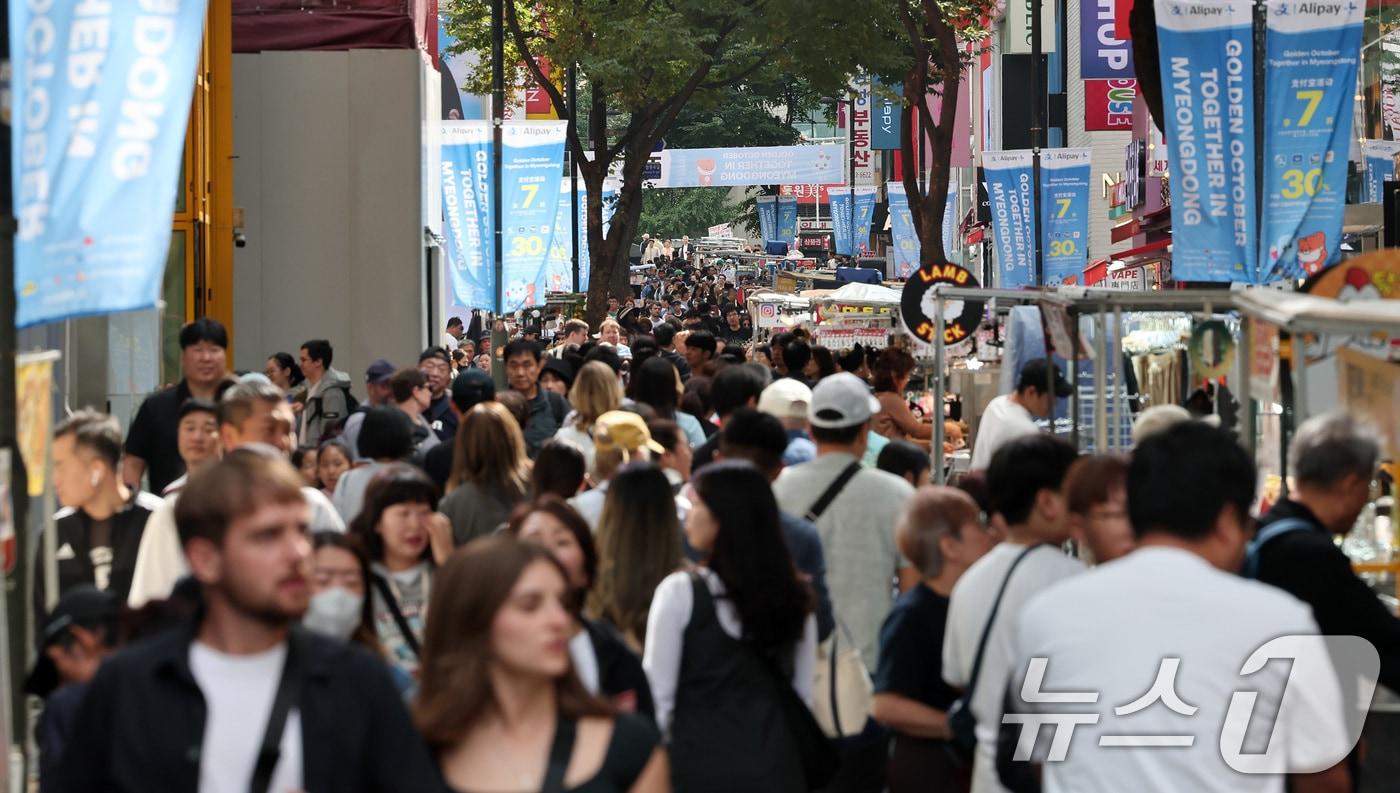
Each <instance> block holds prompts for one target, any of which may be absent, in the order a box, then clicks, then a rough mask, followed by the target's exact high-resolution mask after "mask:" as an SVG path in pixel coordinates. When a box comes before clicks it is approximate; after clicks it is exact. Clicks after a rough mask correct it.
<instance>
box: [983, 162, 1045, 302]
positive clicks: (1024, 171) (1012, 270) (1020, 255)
mask: <svg viewBox="0 0 1400 793" xmlns="http://www.w3.org/2000/svg"><path fill="white" fill-rule="evenodd" d="M982 172H983V174H984V175H985V176H986V179H987V198H988V201H989V207H990V210H991V214H992V232H993V233H992V237H993V241H992V244H993V247H994V248H995V249H996V265H997V270H996V272H997V279H996V280H995V281H993V283H994V284H996V285H998V286H1000V287H1002V288H1006V289H1018V288H1020V287H1023V286H1034V285H1035V216H1034V214H1033V213H1034V212H1035V189H1034V186H1033V185H1034V181H1033V179H1034V166H1033V161H1032V157H1031V152H1030V151H1028V150H1025V149H1019V150H1013V151H988V152H983V153H982Z"/></svg>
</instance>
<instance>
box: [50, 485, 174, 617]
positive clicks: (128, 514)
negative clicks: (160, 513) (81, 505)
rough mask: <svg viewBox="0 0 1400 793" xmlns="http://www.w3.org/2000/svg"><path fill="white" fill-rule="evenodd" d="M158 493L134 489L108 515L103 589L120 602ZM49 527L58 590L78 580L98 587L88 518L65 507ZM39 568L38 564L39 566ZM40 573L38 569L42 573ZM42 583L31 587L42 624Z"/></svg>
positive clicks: (128, 584)
mask: <svg viewBox="0 0 1400 793" xmlns="http://www.w3.org/2000/svg"><path fill="white" fill-rule="evenodd" d="M160 503H161V500H160V497H159V496H153V495H151V494H150V493H143V492H140V491H136V492H133V493H132V496H131V500H129V501H127V502H126V504H125V505H123V506H122V508H121V510H120V511H118V512H116V513H114V514H113V515H112V534H111V539H110V541H111V548H112V567H111V570H110V573H109V575H108V580H107V582H106V583H107V587H106V590H107V591H108V592H110V593H112V596H113V597H115V598H116V599H117V601H118V602H120V603H125V602H126V596H127V593H128V592H130V591H131V577H132V575H133V574H135V572H136V554H137V551H139V550H140V548H141V535H142V534H143V533H144V532H145V530H146V520H147V518H149V517H150V516H151V513H152V512H154V511H155V509H156V507H159V506H160ZM53 517H54V523H53V528H54V532H55V537H56V542H55V543H54V549H55V550H56V551H57V555H58V594H59V595H62V594H63V593H64V592H67V591H68V590H70V589H72V588H73V587H75V586H78V585H79V584H92V585H93V586H97V587H99V588H101V587H100V584H101V583H102V582H99V581H98V580H97V578H96V575H95V573H94V570H93V564H92V545H91V539H92V519H91V518H89V517H88V515H87V513H86V512H83V511H82V510H80V509H73V508H72V507H65V508H63V509H60V510H59V511H58V512H57V513H55V514H54V516H53ZM39 569H40V570H41V571H42V569H43V568H42V567H40V568H39ZM42 575H43V573H42V572H41V573H40V576H42ZM44 594H45V593H44V584H43V579H42V577H41V578H40V581H39V583H38V584H37V585H36V586H35V587H34V609H35V613H36V614H39V615H41V617H40V619H39V624H43V618H42V615H43V614H44V613H45V611H46V610H45V609H44V607H43V603H44Z"/></svg>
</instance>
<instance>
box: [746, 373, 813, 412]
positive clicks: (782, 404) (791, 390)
mask: <svg viewBox="0 0 1400 793" xmlns="http://www.w3.org/2000/svg"><path fill="white" fill-rule="evenodd" d="M811 404H812V389H810V388H808V387H807V386H805V385H803V384H802V383H799V382H798V381H796V380H793V379H792V378H791V377H784V378H783V379H782V380H778V381H777V382H775V383H773V384H772V385H770V386H768V387H767V388H765V389H763V393H762V394H761V395H759V397H758V409H759V410H760V411H761V412H763V413H767V414H768V415H770V416H776V417H777V418H780V419H805V418H807V412H808V411H809V410H810V409H811Z"/></svg>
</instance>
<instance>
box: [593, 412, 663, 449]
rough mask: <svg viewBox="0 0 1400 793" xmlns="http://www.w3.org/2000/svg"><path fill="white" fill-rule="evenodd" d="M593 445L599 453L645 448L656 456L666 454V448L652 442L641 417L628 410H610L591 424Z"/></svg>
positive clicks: (649, 432)
mask: <svg viewBox="0 0 1400 793" xmlns="http://www.w3.org/2000/svg"><path fill="white" fill-rule="evenodd" d="M593 445H594V448H595V449H596V450H597V451H600V452H606V451H612V450H613V449H621V450H622V451H624V452H629V453H630V452H635V451H636V450H638V449H640V448H642V447H643V446H645V447H646V448H648V449H651V450H652V451H653V452H656V453H657V454H665V453H666V447H664V446H662V445H661V444H659V443H657V442H656V441H654V440H652V438H651V431H650V430H648V429H647V423H646V422H645V421H642V417H641V416H639V415H637V414H636V413H633V412H631V411H628V410H610V411H608V412H607V413H604V414H603V415H601V416H599V417H598V419H597V421H594V422H593Z"/></svg>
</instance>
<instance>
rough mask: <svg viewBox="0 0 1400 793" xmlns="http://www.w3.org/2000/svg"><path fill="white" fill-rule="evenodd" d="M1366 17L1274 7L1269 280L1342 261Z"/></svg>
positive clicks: (1311, 6)
mask: <svg viewBox="0 0 1400 793" xmlns="http://www.w3.org/2000/svg"><path fill="white" fill-rule="evenodd" d="M1362 11H1363V8H1362V6H1360V5H1358V4H1357V3H1353V2H1349V0H1348V2H1347V3H1345V4H1343V3H1342V2H1341V1H1340V0H1339V1H1338V2H1337V3H1335V4H1323V3H1318V2H1299V0H1273V1H1272V2H1270V4H1269V36H1268V51H1267V55H1266V58H1267V64H1268V68H1267V69H1266V70H1265V72H1264V73H1265V75H1266V78H1265V91H1266V93H1265V96H1264V134H1265V136H1266V137H1265V139H1264V202H1265V203H1264V214H1263V218H1264V228H1263V239H1262V240H1261V245H1267V246H1268V247H1267V250H1266V251H1263V252H1261V254H1262V256H1263V258H1262V259H1261V261H1260V273H1259V275H1260V277H1259V279H1258V281H1259V282H1261V283H1268V282H1270V281H1273V280H1276V279H1279V278H1302V277H1305V276H1308V275H1315V274H1317V273H1319V272H1321V271H1322V269H1323V268H1325V267H1327V266H1329V265H1332V264H1336V263H1337V262H1339V261H1341V236H1342V214H1343V212H1344V211H1345V208H1346V185H1347V158H1346V154H1345V152H1346V151H1347V148H1348V146H1349V143H1350V139H1351V116H1352V107H1353V102H1354V101H1355V100H1354V98H1353V97H1354V95H1355V88H1356V62H1357V54H1358V53H1359V52H1360V51H1361V16H1362ZM1337 152H1343V154H1342V156H1340V157H1338V156H1337V155H1336V153H1337Z"/></svg>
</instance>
